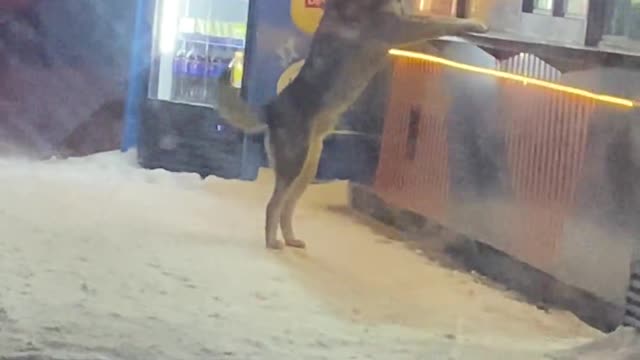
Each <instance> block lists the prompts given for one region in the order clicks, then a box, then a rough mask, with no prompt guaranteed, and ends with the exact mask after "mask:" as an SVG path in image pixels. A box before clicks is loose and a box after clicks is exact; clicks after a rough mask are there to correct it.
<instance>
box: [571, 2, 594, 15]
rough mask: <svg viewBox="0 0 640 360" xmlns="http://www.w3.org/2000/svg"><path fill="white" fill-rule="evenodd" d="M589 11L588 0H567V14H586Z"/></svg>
mask: <svg viewBox="0 0 640 360" xmlns="http://www.w3.org/2000/svg"><path fill="white" fill-rule="evenodd" d="M588 11H589V0H567V15H569V16H580V17H585V16H587V12H588Z"/></svg>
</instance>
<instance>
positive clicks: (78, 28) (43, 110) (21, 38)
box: [0, 0, 136, 157]
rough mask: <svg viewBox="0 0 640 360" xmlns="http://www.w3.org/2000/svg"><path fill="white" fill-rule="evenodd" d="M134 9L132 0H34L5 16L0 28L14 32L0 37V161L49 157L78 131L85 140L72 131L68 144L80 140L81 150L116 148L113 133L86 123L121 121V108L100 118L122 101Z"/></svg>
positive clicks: (115, 125)
mask: <svg viewBox="0 0 640 360" xmlns="http://www.w3.org/2000/svg"><path fill="white" fill-rule="evenodd" d="M135 6H136V2H135V1H130V0H111V1H99V0H57V1H32V2H31V7H30V8H29V9H27V10H25V9H22V10H21V12H19V13H11V14H10V15H9V19H10V20H9V22H8V23H9V24H10V25H7V24H8V23H5V24H4V26H8V27H9V28H10V29H13V31H12V32H0V63H1V64H2V66H1V67H0V72H1V74H0V76H2V79H3V81H2V84H1V85H0V103H1V104H2V106H0V155H6V154H7V153H18V154H28V155H30V156H35V157H49V156H52V155H54V154H57V153H59V151H60V150H61V149H62V148H63V147H65V142H66V140H67V138H68V137H69V136H70V135H71V134H72V133H74V131H75V130H76V129H77V128H78V127H83V128H85V129H86V130H85V135H84V136H83V135H81V134H79V133H78V132H77V131H76V132H75V135H74V138H75V140H74V141H72V142H73V143H74V144H78V141H79V139H82V138H83V137H85V138H86V140H85V141H84V142H83V144H82V145H81V146H82V147H83V151H82V152H84V153H86V152H94V151H99V150H106V149H116V148H118V146H119V142H120V138H119V134H114V133H113V132H103V131H100V130H99V129H96V131H92V127H91V126H86V125H84V124H85V123H86V122H88V121H92V119H93V121H98V120H96V119H100V120H99V121H100V123H101V124H100V125H105V124H104V123H105V122H108V123H109V125H108V126H107V127H108V128H118V127H119V126H120V124H121V123H122V114H121V112H120V111H119V110H117V109H119V108H121V107H120V106H115V107H113V108H114V109H116V110H117V111H107V112H105V111H103V110H104V107H103V105H104V104H105V103H109V102H111V101H113V100H114V99H124V98H125V94H126V89H127V76H128V64H129V57H130V56H129V54H130V48H131V41H132V36H133V26H134V17H135ZM108 108H109V107H108ZM97 113H100V115H99V116H96V114H97ZM103 128H104V126H103ZM108 134H110V135H108ZM98 143H100V145H98ZM76 146H78V145H76Z"/></svg>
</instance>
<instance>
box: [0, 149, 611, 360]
mask: <svg viewBox="0 0 640 360" xmlns="http://www.w3.org/2000/svg"><path fill="white" fill-rule="evenodd" d="M135 159H136V156H135V153H128V154H121V153H118V152H113V153H105V154H98V155H95V156H91V157H88V158H82V159H69V160H64V161H60V160H50V161H45V162H39V163H30V162H26V161H23V160H16V159H13V160H12V159H5V160H0V199H2V201H1V202H0V229H1V236H0V359H1V360H26V359H29V360H32V359H36V360H69V359H74V360H135V359H141V360H146V359H162V360H164V359H170V360H171V359H176V360H178V359H180V360H183V359H203V360H204V359H238V360H247V359H265V360H276V359H278V360H281V359H318V360H320V359H340V360H342V359H380V360H388V359H394V360H405V359H406V360H414V359H445V360H449V359H455V360H462V359H469V360H482V359H487V360H493V359H518V360H534V359H541V358H543V357H544V354H545V353H548V352H552V351H555V350H559V349H567V348H571V347H573V346H576V345H578V344H582V343H585V342H586V341H589V340H592V339H594V338H596V337H597V336H599V334H598V333H597V332H596V331H594V330H593V329H590V328H588V327H587V326H585V325H584V324H582V323H581V322H579V321H578V320H577V319H575V317H573V316H572V315H570V314H567V313H563V312H555V311H552V312H551V313H550V314H548V313H545V312H543V311H539V310H538V309H536V308H535V307H533V306H530V305H528V304H523V303H521V302H518V301H516V300H514V299H513V297H512V296H511V295H510V294H508V293H504V292H501V291H500V290H498V289H493V288H489V287H487V286H485V285H483V284H482V283H481V282H479V281H477V280H476V279H474V278H473V276H471V275H469V274H465V273H460V272H454V271H451V270H448V269H443V268H441V267H439V266H438V265H437V264H435V263H433V262H431V261H429V260H427V259H425V258H424V257H422V256H420V255H418V254H415V253H413V252H411V251H409V250H408V249H407V248H405V247H404V246H403V245H402V244H400V243H398V242H391V241H389V239H388V238H387V236H385V235H384V233H383V232H380V231H377V230H373V229H372V228H371V227H370V225H368V224H367V223H365V222H362V221H358V219H357V218H354V217H349V216H346V214H348V213H345V211H343V210H340V209H344V207H345V206H346V194H347V190H346V186H345V184H343V183H332V184H324V185H316V186H313V187H312V188H311V189H310V191H309V192H308V193H307V194H306V195H305V197H304V198H303V200H302V202H301V205H300V209H299V211H298V213H297V216H296V226H297V231H298V232H299V234H300V235H301V236H302V237H303V238H304V239H305V240H307V241H308V243H309V245H310V248H309V249H308V250H307V251H306V252H305V251H296V250H291V249H289V250H287V251H285V252H282V253H274V252H271V251H266V250H265V249H264V246H263V240H262V239H263V235H262V232H263V218H264V205H265V203H266V201H267V199H268V197H269V195H270V193H271V190H272V189H271V187H272V176H271V174H269V173H268V172H265V173H263V174H261V177H260V179H259V180H258V181H257V182H254V183H246V182H239V181H224V180H220V179H215V178H212V179H207V180H206V181H201V180H200V179H199V178H198V176H197V175H193V174H173V173H168V172H165V171H161V170H155V171H148V170H143V169H139V168H138V167H137V166H136V165H135V163H136V162H135Z"/></svg>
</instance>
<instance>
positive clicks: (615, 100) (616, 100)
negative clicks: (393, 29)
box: [389, 49, 638, 107]
mask: <svg viewBox="0 0 640 360" xmlns="http://www.w3.org/2000/svg"><path fill="white" fill-rule="evenodd" d="M389 54H391V55H393V56H399V57H405V58H411V59H417V60H424V61H429V62H433V63H437V64H441V65H445V66H449V67H453V68H456V69H460V70H465V71H471V72H474V73H478V74H484V75H490V76H494V77H497V78H501V79H508V80H513V81H518V82H521V83H522V84H524V85H536V86H540V87H543V88H547V89H552V90H556V91H561V92H564V93H569V94H574V95H578V96H584V97H588V98H591V99H594V100H597V101H601V102H605V103H609V104H614V105H621V106H626V107H636V106H637V104H638V103H637V102H635V101H633V100H630V99H625V98H620V97H616V96H611V95H604V94H596V93H593V92H590V91H587V90H583V89H578V88H574V87H571V86H565V85H560V84H556V83H552V82H548V81H544V80H539V79H534V78H529V77H526V76H521V75H516V74H511V73H508V72H504V71H498V70H492V69H487V68H483V67H479V66H473V65H468V64H463V63H459V62H456V61H451V60H447V59H443V58H441V57H437V56H433V55H427V54H423V53H418V52H414V51H406V50H399V49H391V50H389Z"/></svg>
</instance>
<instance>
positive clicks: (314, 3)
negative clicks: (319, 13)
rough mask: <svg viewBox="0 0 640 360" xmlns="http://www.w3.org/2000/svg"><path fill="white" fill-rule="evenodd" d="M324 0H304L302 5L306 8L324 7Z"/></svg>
mask: <svg viewBox="0 0 640 360" xmlns="http://www.w3.org/2000/svg"><path fill="white" fill-rule="evenodd" d="M325 2H326V0H304V6H305V7H307V8H315V9H324V4H325Z"/></svg>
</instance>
